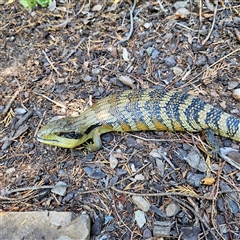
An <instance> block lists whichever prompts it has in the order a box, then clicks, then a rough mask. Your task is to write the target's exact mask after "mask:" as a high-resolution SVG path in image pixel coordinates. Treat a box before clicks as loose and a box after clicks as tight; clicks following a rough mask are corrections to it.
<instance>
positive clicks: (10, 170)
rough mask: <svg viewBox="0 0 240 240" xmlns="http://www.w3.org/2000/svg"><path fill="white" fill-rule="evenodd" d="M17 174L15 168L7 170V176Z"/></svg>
mask: <svg viewBox="0 0 240 240" xmlns="http://www.w3.org/2000/svg"><path fill="white" fill-rule="evenodd" d="M14 172H15V167H11V168H8V169H7V170H6V174H11V173H14Z"/></svg>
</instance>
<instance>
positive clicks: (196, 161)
mask: <svg viewBox="0 0 240 240" xmlns="http://www.w3.org/2000/svg"><path fill="white" fill-rule="evenodd" d="M185 160H186V161H187V162H188V164H189V165H190V166H191V167H192V168H194V169H197V170H198V171H200V172H206V170H207V165H206V163H205V162H204V161H202V160H201V158H200V156H199V154H198V152H197V151H195V150H194V149H193V148H192V150H191V151H190V153H189V154H188V155H187V157H186V158H185Z"/></svg>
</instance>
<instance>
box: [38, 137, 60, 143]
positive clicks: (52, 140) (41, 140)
mask: <svg viewBox="0 0 240 240" xmlns="http://www.w3.org/2000/svg"><path fill="white" fill-rule="evenodd" d="M37 140H38V141H39V142H44V143H47V142H58V140H56V139H51V140H46V139H44V138H41V137H39V136H37Z"/></svg>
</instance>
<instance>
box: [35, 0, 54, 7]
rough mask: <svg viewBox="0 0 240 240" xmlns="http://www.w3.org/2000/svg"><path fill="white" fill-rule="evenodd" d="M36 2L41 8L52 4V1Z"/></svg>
mask: <svg viewBox="0 0 240 240" xmlns="http://www.w3.org/2000/svg"><path fill="white" fill-rule="evenodd" d="M37 2H38V4H39V5H41V6H42V7H47V6H49V4H50V3H51V2H52V0H37Z"/></svg>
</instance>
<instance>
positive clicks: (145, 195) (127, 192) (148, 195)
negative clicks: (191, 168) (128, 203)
mask: <svg viewBox="0 0 240 240" xmlns="http://www.w3.org/2000/svg"><path fill="white" fill-rule="evenodd" d="M110 188H111V189H112V190H114V191H116V192H119V193H122V194H126V195H132V196H133V195H136V196H142V197H171V196H182V197H193V198H201V199H205V200H214V199H215V198H214V197H207V196H200V195H197V194H196V195H195V194H185V193H181V192H162V193H135V192H129V191H124V190H119V189H117V188H116V187H114V186H111V187H110Z"/></svg>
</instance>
